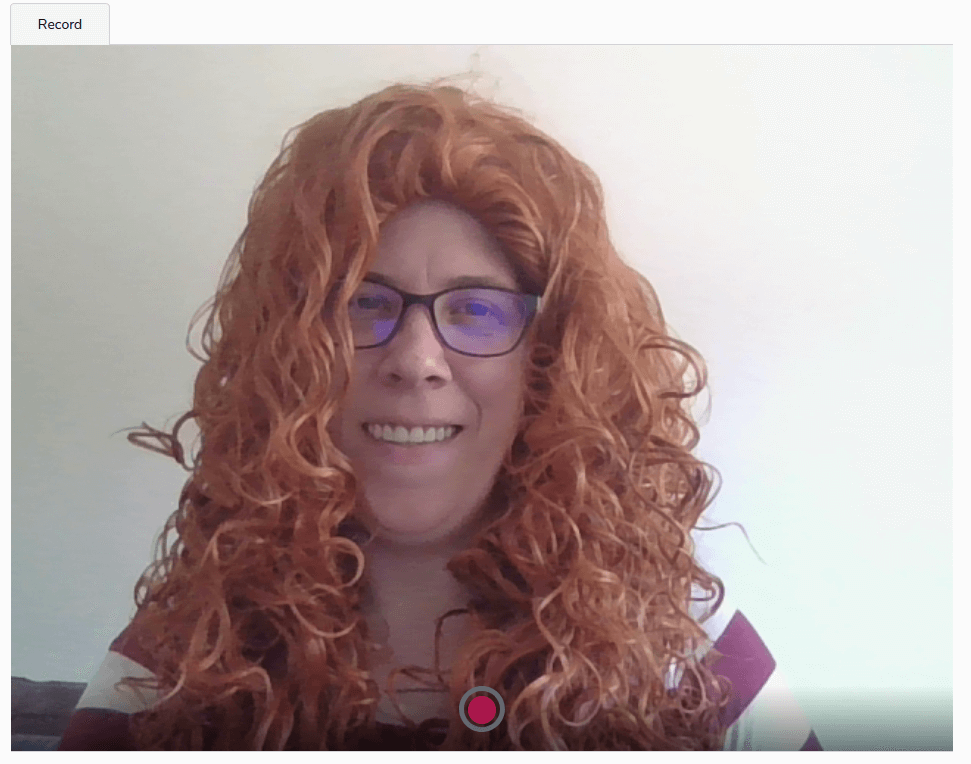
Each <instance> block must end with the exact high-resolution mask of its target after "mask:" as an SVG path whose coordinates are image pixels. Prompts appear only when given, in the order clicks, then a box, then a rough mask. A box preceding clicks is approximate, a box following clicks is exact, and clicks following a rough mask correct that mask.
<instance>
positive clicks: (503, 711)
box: [459, 687, 506, 732]
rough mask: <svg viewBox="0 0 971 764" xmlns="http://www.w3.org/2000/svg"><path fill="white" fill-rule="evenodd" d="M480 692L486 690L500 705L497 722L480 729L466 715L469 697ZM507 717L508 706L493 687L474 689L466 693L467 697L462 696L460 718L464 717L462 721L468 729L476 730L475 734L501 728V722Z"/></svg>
mask: <svg viewBox="0 0 971 764" xmlns="http://www.w3.org/2000/svg"><path fill="white" fill-rule="evenodd" d="M479 690H485V691H486V692H487V693H489V694H490V695H491V696H492V697H494V698H495V699H496V702H497V703H498V704H499V713H498V714H496V719H495V721H494V722H492V724H490V725H489V726H488V727H480V726H479V725H477V724H473V723H472V722H470V721H469V717H467V716H466V715H465V701H467V700H468V699H469V695H471V694H472V693H473V692H478V691H479ZM505 715H506V704H505V703H503V702H502V696H501V695H500V694H499V693H498V692H496V691H495V690H493V689H492V688H491V687H473V688H472V689H471V690H469V691H468V692H467V693H465V695H463V696H462V700H461V702H460V703H459V716H461V717H462V721H463V722H464V724H465V726H466V727H468V728H469V729H470V730H474V731H475V732H488V731H489V730H494V729H495V728H496V727H498V726H499V722H501V721H502V718H503V717H504V716H505Z"/></svg>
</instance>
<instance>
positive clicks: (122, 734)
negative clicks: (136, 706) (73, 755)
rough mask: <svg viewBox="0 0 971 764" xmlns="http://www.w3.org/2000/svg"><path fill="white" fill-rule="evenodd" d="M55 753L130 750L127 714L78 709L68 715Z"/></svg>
mask: <svg viewBox="0 0 971 764" xmlns="http://www.w3.org/2000/svg"><path fill="white" fill-rule="evenodd" d="M57 750H58V751H134V750H135V746H134V745H133V744H132V741H131V737H130V735H129V734H128V714H123V713H120V712H118V711H105V710H102V709H99V708H79V709H78V710H77V711H75V712H74V713H73V714H72V715H71V719H70V721H69V722H68V724H67V729H66V730H64V734H63V735H62V736H61V741H60V743H58V745H57Z"/></svg>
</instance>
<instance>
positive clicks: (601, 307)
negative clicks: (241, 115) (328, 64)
mask: <svg viewBox="0 0 971 764" xmlns="http://www.w3.org/2000/svg"><path fill="white" fill-rule="evenodd" d="M429 198H434V199H441V200H444V201H448V202H450V203H452V204H455V205H457V206H459V207H460V208H461V209H463V210H465V211H467V212H468V213H469V214H471V215H473V216H474V217H475V218H476V219H477V220H478V221H479V222H481V223H482V224H483V225H484V226H485V227H486V228H487V229H488V230H489V231H490V232H491V233H492V235H493V236H494V237H495V238H496V240H497V241H498V242H499V243H500V244H501V246H502V247H503V249H504V250H505V252H506V254H507V256H508V258H509V260H510V262H511V263H513V264H514V265H515V267H516V269H517V271H518V273H519V274H520V277H521V279H522V281H523V283H524V285H525V286H526V287H528V288H529V289H531V290H533V291H535V293H537V294H541V295H542V297H543V308H542V311H541V312H540V314H539V315H538V316H537V318H536V321H535V325H534V326H533V327H532V331H531V334H530V335H529V337H528V338H527V340H528V343H529V353H528V356H529V357H528V374H527V389H526V391H525V396H526V406H525V415H524V417H523V419H522V422H521V425H520V428H519V431H518V434H517V436H516V438H515V440H514V442H513V444H512V446H511V448H510V449H509V451H508V453H507V454H506V456H505V458H504V461H503V465H502V468H501V471H500V476H499V479H498V480H497V482H496V486H495V491H494V492H495V494H496V496H499V497H500V499H501V506H502V507H503V508H504V509H503V510H502V512H501V513H500V514H499V515H497V516H495V517H493V518H491V521H490V522H489V524H488V525H487V527H486V528H485V529H484V530H482V531H481V532H480V533H479V534H478V536H477V538H476V540H475V543H474V544H473V546H472V548H470V549H468V550H466V551H464V552H463V553H461V554H460V555H458V556H457V557H456V558H454V559H453V560H452V561H451V563H450V565H449V569H450V570H451V571H452V572H453V574H454V575H455V576H456V577H457V578H458V579H459V580H460V581H463V582H465V583H466V584H467V585H468V586H470V587H471V588H472V590H473V591H474V592H476V593H477V596H476V598H475V600H474V601H473V602H471V603H469V612H470V613H471V615H472V617H473V619H474V622H475V623H476V625H477V626H478V628H477V630H476V632H475V634H474V636H472V637H470V638H469V639H468V640H467V642H466V643H465V644H464V645H463V646H462V648H461V650H460V653H459V656H458V658H457V659H456V661H455V662H454V664H453V665H451V666H449V667H446V668H445V671H444V672H442V673H441V676H442V677H443V679H444V681H445V682H447V684H448V687H449V691H450V697H451V700H452V707H453V708H454V709H455V711H454V713H453V717H452V719H451V720H450V726H449V729H448V736H447V739H446V740H445V744H444V747H445V748H449V749H476V748H489V749H559V750H600V749H609V750H645V749H648V750H702V749H720V748H721V747H722V744H723V740H724V734H725V729H724V726H723V724H722V723H721V722H720V721H719V719H720V711H721V709H723V708H724V707H725V706H726V705H727V703H728V699H729V697H728V696H729V693H730V687H729V686H728V684H727V682H726V681H725V680H724V679H721V678H719V677H716V676H715V675H714V674H713V673H712V671H711V669H710V659H711V657H712V655H713V654H714V651H712V650H708V653H707V655H706V656H705V657H704V658H702V657H700V656H702V654H703V653H704V652H705V650H706V649H707V648H710V640H708V639H707V638H706V636H705V632H704V630H703V629H702V628H701V627H700V625H699V623H698V622H696V620H695V619H694V618H693V617H692V615H691V614H690V612H689V602H690V600H691V599H692V590H693V588H695V587H699V588H700V589H701V590H702V591H704V592H705V593H706V594H707V595H708V596H707V597H706V598H705V600H704V601H710V600H713V599H714V600H717V602H716V604H715V607H714V609H717V607H718V606H719V605H720V603H721V597H722V593H723V589H724V587H723V585H722V582H721V581H720V580H719V579H718V578H717V577H715V576H713V575H711V574H709V573H708V572H706V571H705V570H704V569H703V568H702V567H701V566H700V565H699V564H698V562H697V561H696V560H695V556H694V547H693V544H692V540H691V538H690V535H689V533H690V532H691V530H692V529H694V528H695V527H696V524H697V522H698V520H699V518H700V516H701V514H702V512H703V511H704V510H705V508H706V507H707V506H708V505H709V504H710V502H711V500H712V499H713V498H714V494H715V493H716V492H717V491H715V490H714V488H713V486H714V478H716V477H717V471H715V470H714V469H713V468H711V467H710V466H708V465H706V464H704V463H703V462H701V461H699V460H698V459H697V458H696V457H695V456H693V455H692V451H693V449H694V448H695V446H696V445H697V443H698V428H697V426H696V424H695V422H694V420H693V418H692V416H691V414H690V409H689V403H690V400H691V399H692V398H694V396H696V395H698V394H699V393H700V392H701V391H702V390H703V389H704V387H705V385H706V384H707V370H706V367H705V364H704V361H703V360H702V358H701V357H700V355H699V354H698V353H697V352H696V351H695V350H694V349H693V348H692V347H690V346H689V345H687V344H685V343H684V342H682V341H680V340H677V339H675V338H673V337H672V336H671V335H670V334H669V332H668V331H667V329H666V325H665V322H664V318H663V315H662V313H661V308H660V306H659V303H658V299H657V296H656V295H655V293H654V290H653V289H652V288H651V286H650V284H649V283H648V281H647V280H646V279H645V278H644V277H643V276H642V275H641V274H640V273H638V272H637V271H636V270H634V269H633V268H631V267H630V266H629V265H627V264H626V263H625V262H624V261H623V260H622V259H621V258H620V256H619V255H618V254H617V252H616V251H615V249H614V247H613V246H612V244H611V242H610V239H609V236H608V231H607V225H606V222H605V213H604V202H603V195H602V191H601V188H600V184H599V182H598V180H597V178H596V176H595V175H594V173H593V172H592V171H591V170H590V169H589V168H588V167H587V166H586V165H584V164H583V163H582V162H579V161H578V160H576V159H575V158H573V157H572V156H571V155H570V154H569V153H568V152H567V151H566V150H565V149H564V148H563V147H562V146H560V145H559V144H557V143H556V142H555V141H553V140H551V139H550V138H549V137H547V136H546V135H544V134H543V133H542V132H540V131H539V130H537V129H536V128H534V127H533V126H532V125H531V124H530V123H529V122H528V121H527V120H526V119H524V118H523V117H522V116H521V115H519V114H517V113H516V112H514V111H512V110H510V109H507V108H502V107H500V106H497V105H495V104H493V103H491V102H489V101H487V100H485V99H482V98H479V97H477V96H475V95H472V94H470V93H468V92H466V91H465V90H463V89H460V88H457V87H453V86H450V85H447V84H442V83H441V82H439V83H433V84H432V85H429V86H405V85H396V86H393V87H389V88H387V89H385V90H382V91H381V92H379V93H376V94H374V95H371V96H369V97H367V98H364V99H363V100H361V101H360V102H358V103H356V104H354V105H353V106H350V107H348V108H341V109H334V110H330V111H326V112H323V113H321V114H319V115H317V116H315V117H313V118H312V119H310V120H308V121H307V122H305V123H304V124H302V125H300V126H299V127H297V128H296V129H295V130H294V131H292V132H291V133H290V134H289V135H288V136H287V139H286V140H285V142H284V147H283V150H282V152H281V154H280V155H279V157H278V158H277V159H276V160H275V161H274V163H273V164H272V166H271V167H270V169H269V171H268V172H267V174H266V176H265V178H264V180H263V181H262V183H261V184H260V186H259V187H258V188H257V190H256V192H255V194H254V196H253V199H252V201H251V203H250V207H249V218H248V223H247V225H246V228H245V230H244V232H243V234H242V236H241V237H240V239H239V240H238V242H237V244H236V246H235V248H234V250H233V253H232V255H231V257H230V260H229V263H228V264H227V268H226V270H225V271H224V273H223V276H222V279H221V283H220V287H219V289H218V292H217V295H216V297H215V298H214V301H213V302H212V304H211V305H210V306H207V309H208V312H209V316H208V320H207V322H206V324H205V328H204V332H203V343H202V345H203V356H201V357H200V356H197V357H199V360H200V361H202V364H203V365H202V368H201V369H200V371H199V374H198V377H197V379H196V383H195V393H194V401H193V408H192V410H191V411H190V412H188V413H187V414H186V415H185V416H183V417H182V418H181V419H180V420H179V422H178V423H177V424H176V426H175V427H174V429H173V430H172V432H171V433H167V432H163V431H159V430H155V429H154V428H151V427H149V426H148V425H144V426H143V427H142V428H140V429H139V430H138V431H136V432H134V433H132V434H131V435H130V436H129V438H130V439H131V440H132V442H134V443H136V444H137V445H141V446H143V447H147V448H153V449H154V450H159V451H162V452H163V453H167V454H169V455H171V456H172V457H174V458H175V459H177V460H178V461H179V462H180V463H181V464H182V465H183V466H184V467H186V469H189V470H190V472H191V476H190V477H189V479H188V481H187V482H186V485H185V487H184V489H183V491H182V495H181V498H180V501H179V507H178V510H177V511H176V512H175V513H174V514H173V515H172V517H171V518H170V519H169V520H168V522H167V523H166V526H165V530H164V531H163V533H162V535H161V538H160V539H159V549H158V552H157V554H156V562H155V563H154V564H153V565H152V566H151V567H150V568H149V569H148V570H147V571H146V573H145V574H144V575H143V576H142V577H141V579H140V580H139V582H138V585H137V586H136V589H135V598H136V604H137V606H138V610H137V613H136V615H135V618H134V619H133V621H132V624H131V626H130V629H129V636H130V637H131V638H132V639H134V640H135V641H136V642H137V643H138V644H139V645H140V647H141V648H142V649H143V650H145V651H147V652H148V653H149V654H151V655H152V656H153V657H154V659H155V661H156V662H157V667H156V668H155V674H156V686H157V688H158V689H159V690H161V691H162V693H163V695H164V697H163V699H162V701H161V702H159V703H158V704H157V705H156V706H155V707H154V708H153V709H151V710H150V711H148V712H144V713H142V714H137V715H135V716H133V717H132V720H131V731H132V734H133V737H134V739H135V740H136V742H137V745H138V746H139V747H141V748H145V749H199V748H208V749H226V748H230V749H239V748H247V749H271V750H278V749H311V750H323V749H340V748H353V747H354V746H355V745H356V744H358V743H359V742H360V741H361V740H364V739H366V736H367V734H369V733H370V732H372V731H373V730H374V729H375V725H376V721H375V711H376V706H377V700H378V697H379V688H378V687H377V685H376V683H375V681H374V680H373V679H372V677H371V675H370V673H369V656H370V652H371V650H372V648H373V635H371V634H369V632H368V627H367V624H366V623H365V621H364V618H363V617H362V614H361V611H360V606H361V601H362V592H363V590H364V587H365V586H366V578H365V576H364V570H365V556H364V554H363V552H362V549H361V546H360V544H359V543H358V542H359V541H360V539H359V538H356V537H355V536H354V534H353V533H350V532H348V528H349V527H350V526H349V525H348V523H349V522H350V521H352V519H353V516H354V510H355V506H356V502H357V496H358V489H359V485H358V481H357V479H356V477H355V475H354V473H353V470H352V469H351V466H350V463H349V461H348V459H347V458H346V457H345V456H344V455H343V454H342V453H341V452H340V451H339V450H338V449H337V448H336V447H335V444H334V443H333V442H332V440H331V438H330V437H329V435H328V432H327V425H328V422H329V421H330V420H331V418H332V417H333V416H334V414H335V412H336V411H337V410H338V408H339V406H340V405H341V400H342V397H343V395H344V394H345V393H346V390H347V380H348V379H349V378H350V369H351V366H352V363H353V360H354V353H353V342H352V338H351V329H350V322H349V319H348V312H347V305H348V302H349V300H350V297H351V295H352V293H353V292H354V290H355V289H356V288H357V287H358V285H359V284H360V282H361V280H362V279H363V277H364V276H365V274H366V273H367V271H368V267H369V264H370V263H371V262H372V261H373V258H374V256H375V252H376V247H377V243H378V238H379V235H380V233H381V228H382V225H383V224H384V223H385V221H387V220H388V218H389V217H390V216H392V215H393V214H395V213H396V212H397V211H399V210H401V209H402V208H404V207H406V206H407V205H409V204H411V203H413V202H415V201H417V200H421V199H429ZM200 315H201V314H200ZM200 315H197V316H196V317H195V318H194V319H193V325H195V324H196V322H197V321H198V320H199V318H200ZM190 418H193V419H195V421H196V422H197V423H198V426H199V430H200V438H199V444H200V445H199V450H198V453H197V456H196V458H195V459H194V464H193V465H192V466H191V467H189V466H188V465H187V464H186V461H185V459H184V455H183V450H182V447H181V446H180V444H179V441H178V432H179V428H180V427H181V426H182V425H183V424H184V423H185V422H186V421H187V420H188V419H190ZM153 439H154V441H155V442H156V444H161V445H154V446H153V445H150V441H152V440H153ZM173 531H174V532H175V536H176V538H175V542H174V544H173V545H172V546H171V547H170V546H169V544H168V537H169V535H170V534H171V533H172V532H173ZM672 663H674V664H676V665H677V666H678V667H680V668H681V669H682V670H683V676H684V680H683V681H682V682H681V684H680V686H679V687H678V688H677V689H676V690H671V689H668V688H666V687H665V676H666V675H667V673H668V670H669V668H670V667H671V665H672ZM436 668H439V667H436ZM130 681H131V682H133V683H137V682H136V680H130ZM482 685H485V686H489V687H494V688H499V689H500V690H501V692H502V694H503V697H504V699H505V704H506V715H505V720H504V723H503V724H501V725H500V726H499V727H497V728H496V729H495V730H493V731H491V732H489V733H482V732H472V731H471V730H469V729H468V728H466V727H465V725H463V724H462V723H461V721H460V720H459V715H458V703H459V699H460V698H461V697H462V695H463V694H465V692H466V691H467V690H469V689H471V688H472V687H475V686H482Z"/></svg>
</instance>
